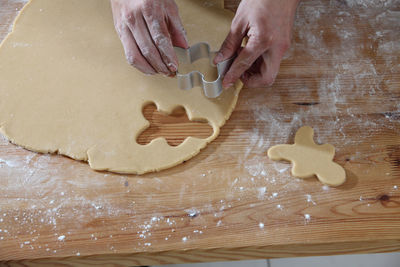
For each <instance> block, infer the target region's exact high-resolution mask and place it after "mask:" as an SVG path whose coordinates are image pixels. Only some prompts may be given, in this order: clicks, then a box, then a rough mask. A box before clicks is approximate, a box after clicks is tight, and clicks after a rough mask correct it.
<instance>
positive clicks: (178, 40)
mask: <svg viewBox="0 0 400 267" xmlns="http://www.w3.org/2000/svg"><path fill="white" fill-rule="evenodd" d="M169 22H170V23H169V31H170V34H171V39H172V43H173V45H174V46H178V47H182V48H185V49H186V48H189V43H188V40H187V37H186V31H185V29H184V28H183V25H182V21H181V18H180V17H179V15H176V16H170V17H169Z"/></svg>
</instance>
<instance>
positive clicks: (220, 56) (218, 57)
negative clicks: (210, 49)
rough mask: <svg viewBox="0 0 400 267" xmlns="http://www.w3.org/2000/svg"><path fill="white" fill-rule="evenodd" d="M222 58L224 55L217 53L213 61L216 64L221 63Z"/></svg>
mask: <svg viewBox="0 0 400 267" xmlns="http://www.w3.org/2000/svg"><path fill="white" fill-rule="evenodd" d="M223 58H224V55H222V53H220V52H218V54H217V56H216V57H215V59H214V61H215V62H216V63H219V62H220V61H222V59H223Z"/></svg>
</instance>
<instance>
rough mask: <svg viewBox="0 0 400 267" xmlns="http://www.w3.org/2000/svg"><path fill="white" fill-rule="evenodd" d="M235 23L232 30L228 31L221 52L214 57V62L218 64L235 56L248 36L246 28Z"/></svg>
mask: <svg viewBox="0 0 400 267" xmlns="http://www.w3.org/2000/svg"><path fill="white" fill-rule="evenodd" d="M234 24H235V23H234V22H233V23H232V27H231V30H230V31H229V33H228V36H227V37H226V39H225V40H224V42H223V43H222V46H221V48H220V49H219V52H218V53H217V55H216V56H215V58H214V64H218V63H220V62H221V61H224V60H226V59H228V58H231V57H233V55H234V54H235V53H236V51H237V50H238V49H239V48H240V46H241V44H242V40H243V38H244V37H245V36H246V33H245V31H244V29H241V26H240V24H238V25H234Z"/></svg>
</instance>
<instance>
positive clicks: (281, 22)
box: [214, 0, 299, 88]
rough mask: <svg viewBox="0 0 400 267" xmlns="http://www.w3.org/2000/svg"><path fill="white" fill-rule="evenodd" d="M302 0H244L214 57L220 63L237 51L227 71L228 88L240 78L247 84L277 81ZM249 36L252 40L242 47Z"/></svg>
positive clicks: (251, 85)
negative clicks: (296, 13)
mask: <svg viewBox="0 0 400 267" xmlns="http://www.w3.org/2000/svg"><path fill="white" fill-rule="evenodd" d="M298 3H299V0H281V1H276V0H242V2H241V3H240V5H239V8H238V10H237V12H236V15H235V18H234V19H233V21H232V26H231V30H230V32H229V34H228V37H227V38H226V39H225V41H224V43H223V44H222V47H221V49H220V51H219V53H218V54H217V56H216V57H215V59H214V63H215V64H217V63H219V62H221V61H224V60H226V59H228V58H230V57H232V56H234V55H235V54H237V57H236V59H235V60H234V62H233V63H232V66H231V67H230V69H229V70H228V72H227V73H226V74H225V78H224V80H223V86H224V87H225V88H229V87H231V86H233V84H234V83H235V82H236V81H237V80H238V79H241V80H242V81H243V83H244V84H245V86H247V87H262V86H269V85H272V84H273V82H274V81H275V78H276V76H277V74H278V71H279V66H280V63H281V60H282V57H283V55H284V53H285V52H286V50H287V49H288V48H289V46H290V40H291V35H292V26H293V21H294V16H295V12H296V8H297V5H298ZM245 37H248V42H247V44H246V45H245V47H242V46H241V45H242V41H243V39H244V38H245Z"/></svg>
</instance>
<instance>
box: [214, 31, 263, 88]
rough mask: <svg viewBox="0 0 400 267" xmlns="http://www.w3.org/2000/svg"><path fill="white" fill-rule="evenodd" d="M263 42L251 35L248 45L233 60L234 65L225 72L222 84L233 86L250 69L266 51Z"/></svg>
mask: <svg viewBox="0 0 400 267" xmlns="http://www.w3.org/2000/svg"><path fill="white" fill-rule="evenodd" d="M264 49H265V48H264V47H263V45H262V42H260V41H259V40H258V38H256V37H254V36H250V38H249V41H248V42H247V44H246V46H245V47H244V48H243V49H242V50H241V51H240V53H239V55H238V56H237V57H236V59H235V60H234V61H233V63H232V66H231V67H230V68H229V70H228V72H227V73H226V74H225V78H224V80H223V82H222V85H223V86H224V87H225V88H229V87H231V86H232V85H233V84H234V83H235V82H236V81H237V80H238V79H239V78H240V76H242V74H243V73H244V72H245V71H246V70H248V69H249V68H250V67H251V66H252V65H253V63H254V62H255V61H256V60H257V58H258V57H260V55H261V54H262V53H263V52H265V51H264Z"/></svg>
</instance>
